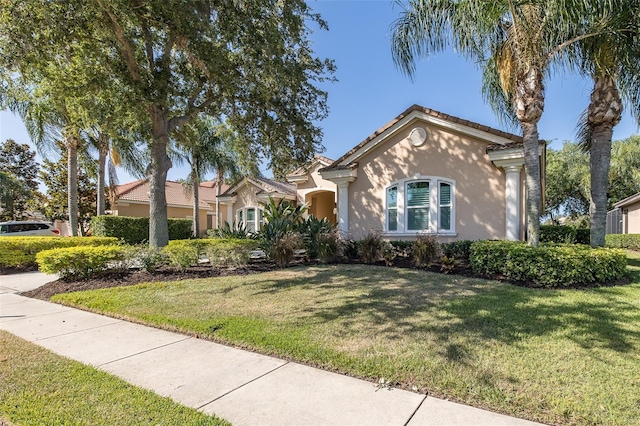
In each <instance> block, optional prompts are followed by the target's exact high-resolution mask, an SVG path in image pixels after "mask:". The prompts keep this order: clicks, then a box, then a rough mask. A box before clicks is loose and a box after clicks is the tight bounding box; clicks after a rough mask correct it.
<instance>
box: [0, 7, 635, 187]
mask: <svg viewBox="0 0 640 426" xmlns="http://www.w3.org/2000/svg"><path fill="white" fill-rule="evenodd" d="M309 4H310V6H311V7H312V8H313V9H314V10H315V11H316V12H318V13H320V14H321V16H322V18H323V19H324V20H325V21H327V22H328V24H329V31H321V30H319V29H315V32H314V34H313V35H312V36H311V38H312V41H313V43H314V44H313V46H314V49H315V51H316V53H317V54H318V56H320V57H327V58H331V59H334V60H335V63H336V66H337V68H338V69H337V73H336V77H337V78H338V82H335V83H331V84H325V85H323V86H322V87H323V88H324V89H325V90H326V91H328V93H329V107H330V114H329V117H328V118H327V119H325V120H324V121H323V122H321V123H320V125H321V127H322V128H323V131H324V139H323V145H324V146H325V148H326V151H325V152H324V155H325V156H327V157H330V158H333V159H336V158H338V157H340V156H341V155H342V154H344V153H345V152H346V151H347V150H349V149H350V148H351V147H353V146H355V145H357V144H358V143H359V142H360V141H362V140H363V139H365V138H366V137H367V136H369V135H370V134H371V133H373V132H374V131H376V130H377V129H379V128H380V127H382V126H383V125H384V124H386V123H387V122H389V121H390V120H391V119H393V118H394V117H395V116H397V115H398V114H400V113H401V112H402V111H404V110H405V109H407V108H408V107H409V106H411V105H412V104H419V105H422V106H425V107H428V108H432V109H435V110H438V111H441V112H444V113H447V114H451V115H455V116H458V117H461V118H464V119H467V120H472V121H476V122H479V123H481V124H484V125H487V126H491V127H496V128H499V129H502V130H506V131H511V132H513V133H519V129H509V128H505V126H503V125H502V124H501V123H500V122H499V121H498V120H497V118H496V117H495V115H494V114H493V112H492V111H491V109H490V108H489V107H488V106H487V105H485V103H484V101H483V99H482V93H481V75H480V71H479V70H477V69H476V67H475V66H474V64H472V63H469V62H466V61H465V60H464V59H462V58H460V57H458V56H457V55H456V54H455V53H454V52H452V51H451V52H445V53H441V54H438V55H436V56H433V57H431V58H429V59H425V60H421V61H420V62H419V65H418V70H417V73H416V76H415V79H414V81H413V82H412V81H411V80H409V79H408V78H407V77H405V76H404V75H403V74H402V73H400V71H398V70H397V69H396V68H395V66H394V64H393V61H392V59H391V48H390V25H391V23H392V22H393V21H394V20H395V19H396V17H397V16H398V14H399V12H400V9H399V8H398V7H397V6H396V5H394V2H392V1H389V0H381V1H372V0H361V1H358V0H350V1H345V0H319V1H310V2H309ZM546 88H547V90H546V106H545V112H544V115H543V117H542V119H541V121H540V124H539V132H540V137H541V138H543V139H546V140H549V141H552V144H551V147H552V148H560V147H561V146H562V142H563V141H565V140H573V139H574V135H575V127H576V122H577V120H578V117H579V115H580V113H581V112H582V111H583V110H584V109H585V108H586V106H587V105H588V102H589V94H590V92H591V82H590V81H589V80H586V79H584V78H582V77H579V76H576V75H554V76H553V77H552V78H551V79H550V81H548V82H547V83H546ZM636 133H638V127H637V125H636V123H635V122H634V121H633V120H632V119H631V117H630V116H629V115H628V114H625V115H624V117H623V120H622V122H621V123H620V124H619V125H618V126H616V128H615V131H614V140H617V139H624V138H626V137H628V136H630V135H632V134H636ZM8 138H13V139H15V140H16V141H18V142H21V143H23V142H27V143H29V142H30V141H29V138H28V136H27V134H26V131H25V130H24V126H22V124H21V122H20V120H19V119H17V118H15V117H14V116H13V115H12V114H10V113H7V112H0V140H2V141H4V140H6V139H8ZM266 174H267V176H268V175H269V172H266ZM119 175H120V182H127V181H129V180H130V179H132V178H130V177H129V176H127V175H126V173H125V172H122V173H119ZM186 175H187V171H186V170H185V169H184V168H176V167H174V168H173V169H172V170H170V171H169V179H178V178H184V177H186Z"/></svg>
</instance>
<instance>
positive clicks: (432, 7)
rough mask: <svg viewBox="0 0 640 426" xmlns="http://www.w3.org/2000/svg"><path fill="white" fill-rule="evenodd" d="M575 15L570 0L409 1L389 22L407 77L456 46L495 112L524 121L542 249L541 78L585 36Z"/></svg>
mask: <svg viewBox="0 0 640 426" xmlns="http://www.w3.org/2000/svg"><path fill="white" fill-rule="evenodd" d="M572 10H573V9H572V1H571V0H564V1H562V0H559V1H553V0H539V1H528V2H518V3H515V2H513V1H512V0H500V1H495V2H486V1H482V0H460V1H456V0H410V1H409V3H408V5H407V6H406V7H405V8H404V10H403V11H402V13H401V15H400V17H399V18H398V19H397V20H396V21H395V22H394V23H393V24H392V54H393V59H394V62H395V63H396V65H397V66H398V67H399V68H400V69H401V70H402V71H404V72H405V73H406V74H407V75H408V76H410V77H413V75H414V74H415V70H416V65H415V63H416V60H417V59H418V58H419V57H421V56H429V55H431V54H433V53H435V52H438V51H442V50H445V49H446V48H448V47H449V46H452V47H453V48H455V49H457V50H458V51H459V52H460V54H462V55H464V56H466V57H467V58H469V59H471V60H473V61H475V62H477V63H479V64H481V66H482V67H483V68H484V70H483V71H484V72H483V75H484V77H485V79H486V81H485V87H484V93H485V96H486V97H487V98H488V100H489V101H490V103H491V106H492V107H493V109H494V111H496V112H497V113H498V115H499V116H500V117H501V118H504V117H507V118H511V119H515V120H516V121H517V122H518V123H519V125H520V128H521V130H522V137H523V140H524V143H523V145H524V147H523V148H524V157H525V177H526V189H527V228H528V243H529V245H531V246H537V245H538V241H539V234H540V214H541V213H542V209H541V195H542V194H541V183H540V162H539V138H538V122H539V121H540V118H541V116H542V113H543V111H544V100H545V98H544V78H545V77H546V75H547V74H548V72H549V69H550V66H551V64H552V60H554V58H555V57H556V55H557V54H558V53H559V52H561V51H562V50H563V49H564V48H566V47H567V46H569V45H570V44H572V43H573V42H574V41H577V40H580V39H581V38H582V37H584V35H578V36H576V31H575V28H574V25H573V24H572V22H575V21H574V20H570V19H567V13H568V12H569V11H572ZM498 91H499V92H498Z"/></svg>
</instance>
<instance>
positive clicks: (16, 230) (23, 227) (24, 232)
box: [0, 220, 60, 237]
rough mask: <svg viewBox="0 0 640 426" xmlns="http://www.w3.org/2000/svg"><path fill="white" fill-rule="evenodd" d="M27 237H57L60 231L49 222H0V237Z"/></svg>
mask: <svg viewBox="0 0 640 426" xmlns="http://www.w3.org/2000/svg"><path fill="white" fill-rule="evenodd" d="M29 235H35V236H46V237H59V236H60V230H58V229H56V228H54V227H53V225H52V224H51V223H49V222H40V221H37V220H14V221H10V222H0V237H26V236H29Z"/></svg>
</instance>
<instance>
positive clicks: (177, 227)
mask: <svg viewBox="0 0 640 426" xmlns="http://www.w3.org/2000/svg"><path fill="white" fill-rule="evenodd" d="M168 226H169V240H186V239H187V238H192V236H193V220H191V219H178V218H169V219H168ZM147 234H148V233H147Z"/></svg>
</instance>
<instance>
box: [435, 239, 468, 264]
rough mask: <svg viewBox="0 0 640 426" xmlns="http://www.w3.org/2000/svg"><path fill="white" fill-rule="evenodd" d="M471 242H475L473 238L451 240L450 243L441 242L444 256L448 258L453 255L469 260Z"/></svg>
mask: <svg viewBox="0 0 640 426" xmlns="http://www.w3.org/2000/svg"><path fill="white" fill-rule="evenodd" d="M471 244H473V241H471V240H458V241H451V242H450V243H442V244H440V248H441V250H442V254H443V256H446V257H447V258H451V257H453V258H456V259H463V260H469V255H470V254H471Z"/></svg>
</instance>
